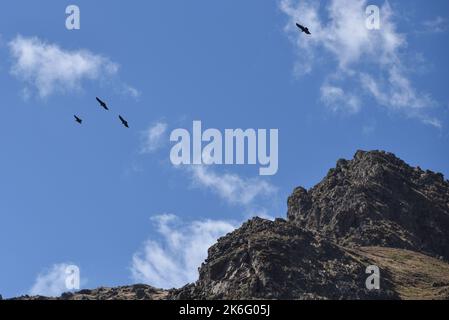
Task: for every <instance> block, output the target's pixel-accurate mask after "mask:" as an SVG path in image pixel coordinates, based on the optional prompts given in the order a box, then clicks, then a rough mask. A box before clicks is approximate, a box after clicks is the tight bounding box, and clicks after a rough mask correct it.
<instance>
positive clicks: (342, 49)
mask: <svg viewBox="0 0 449 320" xmlns="http://www.w3.org/2000/svg"><path fill="white" fill-rule="evenodd" d="M324 3H325V5H324V6H321V5H320V2H319V1H313V0H281V1H280V8H281V10H282V11H283V12H284V13H285V14H286V15H287V16H288V18H289V21H288V24H287V26H286V28H285V31H286V32H287V34H288V35H289V37H290V38H291V39H292V41H293V43H294V45H295V47H296V49H297V51H298V59H297V62H296V65H295V71H296V72H297V74H298V75H304V74H307V73H310V72H311V71H312V70H313V69H314V67H315V65H316V64H317V63H318V62H322V61H323V60H326V61H331V62H330V63H332V61H334V63H335V69H333V70H331V72H330V73H329V74H327V75H325V80H324V84H323V86H322V88H321V98H322V101H323V102H324V103H325V104H326V105H328V106H329V105H330V106H331V109H332V110H334V111H335V110H336V109H337V110H338V109H342V110H345V111H348V109H349V110H350V111H352V113H356V112H358V111H360V110H362V108H361V104H360V101H361V100H362V98H363V96H365V95H367V96H370V97H371V98H373V99H374V101H375V102H376V103H378V104H379V105H381V106H384V107H387V108H389V109H391V110H395V111H399V112H402V113H403V114H405V115H407V116H409V117H414V118H418V119H420V120H421V121H422V122H423V123H427V124H429V121H427V120H428V119H429V118H431V117H430V116H429V114H428V113H429V112H430V111H429V110H431V109H432V108H433V107H435V106H436V102H435V101H434V100H433V99H432V97H431V96H430V95H429V94H426V93H423V92H420V91H418V90H417V89H416V88H415V87H414V86H413V84H412V81H411V80H410V78H409V76H408V74H407V72H406V70H407V68H406V66H404V65H403V64H402V62H401V60H402V59H401V57H402V55H403V51H404V49H405V48H406V46H407V39H406V36H405V35H404V34H401V33H399V32H398V31H397V27H396V25H395V23H394V12H393V10H392V8H391V6H390V5H389V3H388V1H387V2H385V4H384V5H383V6H382V8H381V26H380V30H369V29H368V28H367V27H366V14H365V11H366V7H367V6H368V3H367V1H366V0H330V1H326V2H324ZM296 22H300V23H302V24H304V25H307V26H308V27H309V29H310V30H311V32H312V36H310V37H305V36H304V35H303V34H301V33H300V32H299V31H298V30H297V28H296V26H295V23H296ZM329 56H330V57H331V59H329ZM343 84H346V86H345V87H348V84H350V86H351V87H352V92H349V91H348V90H347V89H346V90H343ZM338 105H342V107H341V108H337V106H338ZM432 119H433V118H432Z"/></svg>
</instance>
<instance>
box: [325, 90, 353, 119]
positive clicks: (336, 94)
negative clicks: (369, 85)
mask: <svg viewBox="0 0 449 320" xmlns="http://www.w3.org/2000/svg"><path fill="white" fill-rule="evenodd" d="M321 101H323V103H324V104H326V105H327V106H328V107H330V108H331V110H332V111H334V112H337V111H340V110H341V109H343V110H344V111H346V112H347V113H349V114H352V113H357V112H359V110H360V99H359V98H358V97H357V96H355V95H352V94H349V93H346V92H345V91H344V90H343V89H342V88H339V87H335V86H330V85H323V86H322V87H321Z"/></svg>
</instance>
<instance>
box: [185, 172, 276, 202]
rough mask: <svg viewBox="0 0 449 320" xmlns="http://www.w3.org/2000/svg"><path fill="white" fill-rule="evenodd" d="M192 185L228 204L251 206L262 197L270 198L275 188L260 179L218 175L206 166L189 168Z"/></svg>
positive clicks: (235, 175) (227, 174)
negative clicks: (207, 191)
mask: <svg viewBox="0 0 449 320" xmlns="http://www.w3.org/2000/svg"><path fill="white" fill-rule="evenodd" d="M188 170H189V172H190V173H191V177H192V180H193V183H194V185H196V186H199V187H202V188H205V189H207V190H210V191H211V192H213V193H215V194H216V195H218V196H219V197H220V198H222V199H223V200H225V201H227V202H228V203H230V204H237V205H243V206H252V205H253V204H254V201H255V200H256V199H258V198H260V197H262V196H272V195H274V194H275V193H276V191H277V188H276V187H274V186H273V185H271V184H270V183H268V182H267V181H266V180H264V179H262V178H244V177H241V176H239V175H237V174H229V173H224V174H220V173H217V172H215V171H214V170H212V169H211V167H209V166H206V165H192V166H189V169H188Z"/></svg>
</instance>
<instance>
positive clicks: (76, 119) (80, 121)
mask: <svg viewBox="0 0 449 320" xmlns="http://www.w3.org/2000/svg"><path fill="white" fill-rule="evenodd" d="M74 117H75V121H76V122H78V123H79V124H82V123H83V120H82V119H80V118H79V117H78V116H76V115H74Z"/></svg>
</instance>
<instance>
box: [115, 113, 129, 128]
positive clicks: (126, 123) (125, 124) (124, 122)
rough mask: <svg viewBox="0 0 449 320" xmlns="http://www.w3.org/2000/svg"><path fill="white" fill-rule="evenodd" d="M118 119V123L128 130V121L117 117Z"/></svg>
mask: <svg viewBox="0 0 449 320" xmlns="http://www.w3.org/2000/svg"><path fill="white" fill-rule="evenodd" d="M118 117H119V119H120V121H121V122H122V124H123V125H124V126H125V127H127V128H129V125H128V121H126V120H125V119H123V117H122V116H118Z"/></svg>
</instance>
